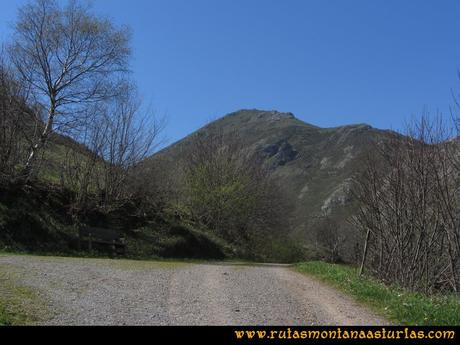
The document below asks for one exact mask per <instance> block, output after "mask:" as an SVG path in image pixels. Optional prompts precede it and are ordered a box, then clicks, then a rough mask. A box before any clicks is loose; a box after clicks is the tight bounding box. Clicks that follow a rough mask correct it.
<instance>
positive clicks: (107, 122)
mask: <svg viewBox="0 0 460 345" xmlns="http://www.w3.org/2000/svg"><path fill="white" fill-rule="evenodd" d="M164 123H165V122H164V119H161V118H160V119H159V118H157V117H155V116H154V114H153V113H152V112H151V111H150V110H149V109H144V108H143V106H142V103H141V101H140V99H139V97H138V96H137V95H136V91H135V87H134V86H133V85H130V84H126V85H125V89H124V92H123V93H122V94H120V95H119V96H117V97H115V98H113V99H112V101H111V102H109V103H107V105H106V107H105V109H103V110H102V113H101V116H100V117H99V119H98V122H97V123H96V126H97V129H98V131H101V135H99V136H96V137H94V140H95V144H94V145H93V147H94V149H95V152H96V153H97V155H98V156H99V157H100V158H101V159H102V162H103V164H101V165H100V167H99V174H98V176H99V178H98V181H97V186H98V190H99V192H100V195H101V196H102V197H103V202H104V205H105V206H109V205H111V204H112V203H113V202H115V201H120V200H121V201H123V200H127V199H130V198H132V197H134V196H135V195H136V194H138V193H139V192H140V191H142V190H144V191H145V186H143V187H141V186H138V185H137V186H136V183H135V181H138V179H139V177H135V176H134V175H135V174H134V170H135V169H136V168H137V167H138V165H139V164H140V163H141V162H142V161H143V160H144V159H146V158H147V157H148V156H150V155H151V154H152V153H153V152H154V150H155V148H156V147H157V145H158V144H159V143H160V134H161V131H162V130H163V128H164ZM100 140H102V141H100ZM139 171H140V170H137V172H139Z"/></svg>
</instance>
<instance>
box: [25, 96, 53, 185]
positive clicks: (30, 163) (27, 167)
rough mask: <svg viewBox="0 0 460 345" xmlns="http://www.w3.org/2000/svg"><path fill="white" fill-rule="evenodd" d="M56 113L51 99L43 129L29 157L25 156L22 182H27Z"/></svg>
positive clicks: (50, 130)
mask: <svg viewBox="0 0 460 345" xmlns="http://www.w3.org/2000/svg"><path fill="white" fill-rule="evenodd" d="M55 115H56V106H55V105H54V101H52V105H51V107H50V109H49V111H48V119H47V122H46V125H45V128H44V129H43V132H42V133H41V135H40V138H39V140H38V142H37V143H36V144H35V145H33V146H32V148H31V150H30V154H29V158H27V162H26V165H25V167H24V172H23V179H24V182H25V183H27V182H29V180H30V177H31V176H32V171H33V165H34V163H35V161H36V159H37V153H38V152H39V151H40V150H41V149H42V148H43V146H45V144H46V142H47V141H48V137H49V135H50V134H51V132H52V131H53V124H54V117H55Z"/></svg>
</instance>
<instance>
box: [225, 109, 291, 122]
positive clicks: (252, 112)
mask: <svg viewBox="0 0 460 345" xmlns="http://www.w3.org/2000/svg"><path fill="white" fill-rule="evenodd" d="M228 116H242V117H252V118H258V119H263V118H268V119H272V120H275V119H278V120H281V119H295V116H294V114H293V113H289V112H288V113H286V112H280V111H277V110H260V109H241V110H238V111H236V112H233V113H230V114H228Z"/></svg>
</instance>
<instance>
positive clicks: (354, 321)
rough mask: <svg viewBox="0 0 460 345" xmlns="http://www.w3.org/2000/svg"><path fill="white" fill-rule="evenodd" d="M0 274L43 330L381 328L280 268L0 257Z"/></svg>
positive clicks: (339, 298)
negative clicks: (40, 303) (42, 313)
mask: <svg viewBox="0 0 460 345" xmlns="http://www.w3.org/2000/svg"><path fill="white" fill-rule="evenodd" d="M0 270H3V271H5V270H7V271H10V272H14V274H15V276H16V277H17V282H16V283H17V284H20V285H23V286H26V287H29V288H31V289H34V290H35V291H37V292H38V293H39V295H40V296H41V298H43V299H44V300H45V301H46V305H47V309H48V310H49V311H51V313H49V315H48V317H47V319H46V320H45V321H43V322H42V324H47V325H382V324H388V321H386V320H384V319H383V318H381V317H379V316H377V315H375V314H374V313H373V312H371V311H370V310H368V309H366V308H365V307H363V306H361V305H359V304H357V303H356V302H354V301H353V300H352V299H351V298H349V297H347V296H345V295H343V294H342V293H340V292H338V291H337V290H335V289H333V288H331V287H329V286H327V285H326V284H324V283H321V282H319V281H317V280H316V279H314V278H311V277H308V276H305V275H302V274H300V273H296V272H294V271H293V270H292V269H291V268H290V267H287V266H282V265H266V266H248V265H232V264H225V263H215V264H213V263H210V264H191V263H168V262H146V261H129V260H103V259H72V258H51V257H34V256H0ZM0 284H1V282H0ZM0 288H1V287H0Z"/></svg>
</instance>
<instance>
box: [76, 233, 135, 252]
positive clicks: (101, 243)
mask: <svg viewBox="0 0 460 345" xmlns="http://www.w3.org/2000/svg"><path fill="white" fill-rule="evenodd" d="M78 248H79V250H83V249H87V250H88V251H90V252H92V251H93V250H101V249H102V250H104V251H109V252H110V253H111V254H112V255H113V256H117V255H125V253H126V243H125V239H124V238H123V237H122V236H121V235H120V233H119V232H118V231H116V230H112V229H104V228H95V227H81V228H80V229H79V231H78Z"/></svg>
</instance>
